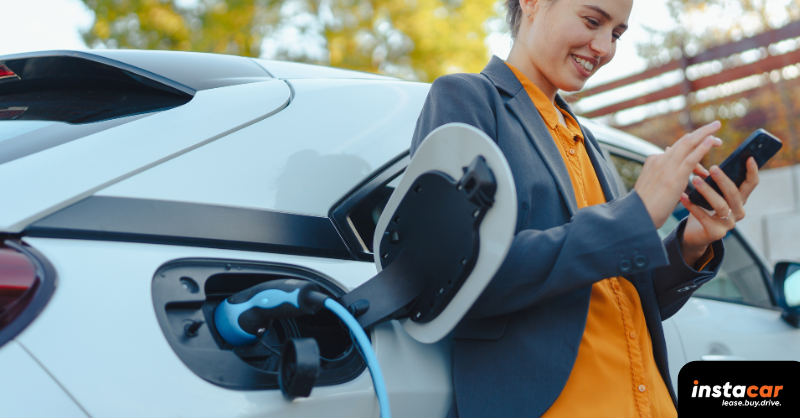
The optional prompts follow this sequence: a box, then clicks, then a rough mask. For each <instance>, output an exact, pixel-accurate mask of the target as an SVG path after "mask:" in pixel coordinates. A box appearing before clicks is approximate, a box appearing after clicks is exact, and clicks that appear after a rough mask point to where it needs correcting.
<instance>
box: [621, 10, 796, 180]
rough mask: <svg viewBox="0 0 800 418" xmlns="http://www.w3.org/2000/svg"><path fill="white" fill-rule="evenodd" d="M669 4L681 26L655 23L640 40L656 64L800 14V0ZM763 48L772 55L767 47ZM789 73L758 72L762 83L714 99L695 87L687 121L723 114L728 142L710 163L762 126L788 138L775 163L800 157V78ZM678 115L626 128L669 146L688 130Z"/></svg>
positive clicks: (727, 62) (725, 63)
mask: <svg viewBox="0 0 800 418" xmlns="http://www.w3.org/2000/svg"><path fill="white" fill-rule="evenodd" d="M667 6H668V8H669V10H670V15H671V17H672V19H673V20H674V21H675V22H676V23H677V24H676V26H675V29H673V30H670V31H656V30H652V29H651V30H649V32H650V34H651V36H650V37H649V39H648V40H647V41H645V42H642V43H640V44H638V45H637V49H638V53H639V55H640V56H641V57H643V58H645V59H647V60H649V62H650V64H651V65H654V66H658V65H662V64H665V63H666V62H668V61H670V60H675V59H680V57H681V55H686V56H688V57H691V56H694V55H697V54H699V53H701V52H702V51H704V50H706V49H708V48H711V47H714V46H717V45H722V44H725V43H729V42H733V41H738V40H740V39H742V38H745V37H750V36H754V35H756V34H759V33H762V32H765V31H768V30H772V29H776V28H779V27H782V26H784V25H786V24H787V23H790V22H792V21H795V20H798V19H800V0H707V1H700V0H668V2H667ZM761 54H762V57H766V56H767V51H766V50H764V51H762V52H761ZM751 55H752V54H751ZM755 55H758V53H756V54H755ZM717 61H718V62H716V63H715V64H713V65H718V68H719V70H725V69H727V68H734V67H736V66H739V65H742V63H743V62H742V59H741V57H740V56H736V57H731V58H729V59H722V60H717ZM787 64H792V63H787ZM704 65H706V64H704ZM787 68H788V67H787ZM719 70H717V72H719ZM691 73H692V67H689V69H688V70H687V77H689V78H690V79H691V77H692V75H691ZM786 75H787V74H786V73H784V72H783V71H781V70H775V71H772V72H771V73H769V74H760V75H754V76H760V77H761V79H762V80H765V82H764V83H763V84H762V85H761V86H760V87H757V88H754V89H752V90H747V91H743V92H740V93H737V94H733V95H730V96H724V97H718V98H715V99H713V100H701V99H699V96H698V95H695V94H694V93H692V94H689V95H688V96H687V98H686V103H687V104H686V109H685V111H684V112H685V113H684V114H683V115H681V117H683V118H684V119H685V120H686V121H689V122H691V123H692V124H693V125H694V126H699V125H700V124H704V123H707V122H710V121H711V120H714V119H721V120H722V129H721V130H720V132H719V133H718V136H720V137H721V138H724V139H725V140H726V142H725V143H724V145H723V147H720V148H718V149H714V150H712V151H711V152H710V153H709V156H708V158H707V160H706V163H707V164H717V163H720V162H721V161H722V160H723V159H724V158H725V157H726V156H727V155H728V154H729V153H730V152H731V151H733V149H735V148H736V146H738V144H739V143H741V141H742V140H744V139H745V138H746V137H747V136H748V135H749V134H750V133H751V132H752V131H753V130H754V129H756V128H764V129H767V130H768V131H770V132H772V133H773V134H775V135H777V136H778V137H779V138H782V139H783V141H784V147H783V148H782V150H781V151H780V153H779V154H778V156H777V157H775V158H773V159H772V160H771V161H770V166H771V167H777V166H781V165H786V164H795V163H798V162H800V137H799V136H798V134H797V123H796V120H797V118H798V116H800V115H799V114H798V111H800V95H799V94H798V93H797V91H798V87H800V79H797V78H795V77H794V76H790V77H789V78H787V77H786ZM742 102H745V103H748V105H747V109H746V112H744V113H742V114H735V112H733V111H731V109H733V108H734V107H736V106H742V105H741V103H742ZM739 113H741V112H739ZM678 120H679V117H676V116H675V115H674V114H668V115H666V116H661V117H655V118H651V119H647V120H645V121H643V122H640V123H637V124H635V125H631V126H627V127H624V128H623V129H624V130H626V131H628V132H630V133H632V134H634V135H639V136H642V137H643V138H646V139H648V140H651V141H652V142H654V143H656V144H658V145H661V146H668V145H670V143H669V142H668V141H667V140H666V139H665V138H670V140H674V139H677V138H679V137H680V136H681V135H682V134H683V133H684V132H685V126H684V125H683V124H682V123H679V122H678Z"/></svg>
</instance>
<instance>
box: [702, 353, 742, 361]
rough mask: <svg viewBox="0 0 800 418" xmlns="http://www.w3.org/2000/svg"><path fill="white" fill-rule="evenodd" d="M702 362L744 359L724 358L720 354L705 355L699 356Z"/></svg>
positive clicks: (724, 356) (739, 358) (738, 358)
mask: <svg viewBox="0 0 800 418" xmlns="http://www.w3.org/2000/svg"><path fill="white" fill-rule="evenodd" d="M700 360H703V361H743V360H744V359H743V358H741V357H737V356H726V355H721V354H706V355H703V356H700Z"/></svg>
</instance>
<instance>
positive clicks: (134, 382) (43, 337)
mask: <svg viewBox="0 0 800 418" xmlns="http://www.w3.org/2000/svg"><path fill="white" fill-rule="evenodd" d="M25 242H26V243H28V244H29V245H31V246H33V247H35V248H37V249H38V250H39V251H40V252H41V253H42V254H44V256H45V257H47V258H48V259H49V261H50V262H51V263H52V264H53V266H54V267H55V269H56V271H58V274H59V280H60V285H59V288H58V290H57V291H56V293H55V294H54V296H53V299H52V300H51V301H50V303H49V304H48V306H47V307H46V308H45V310H44V312H43V313H42V315H40V317H39V318H37V319H36V320H35V321H34V322H33V323H32V324H31V325H30V326H29V327H28V328H27V329H26V330H24V331H23V332H22V333H21V334H20V335H19V336H18V337H17V340H18V341H20V343H22V344H23V345H24V346H25V347H26V348H27V349H28V350H29V351H30V352H31V354H32V355H33V356H35V357H36V359H37V360H38V361H39V362H40V363H41V364H42V365H43V366H44V367H45V368H46V369H47V370H48V371H49V372H50V374H52V375H53V376H54V377H55V378H56V379H58V381H59V382H60V383H61V385H62V386H63V387H64V388H65V389H66V390H68V391H69V392H70V394H72V396H73V397H74V398H75V399H76V400H77V401H78V402H80V404H81V405H82V406H83V407H84V409H85V410H86V411H87V412H88V413H89V415H91V416H94V417H118V418H124V417H137V418H138V417H143V416H147V417H154V418H155V417H175V416H192V417H220V418H221V417H263V416H270V417H301V416H303V417H308V416H326V417H341V418H357V417H370V416H376V415H377V411H378V403H377V399H376V398H375V394H374V392H373V389H372V380H371V378H370V375H369V372H368V371H364V372H363V373H362V374H361V375H360V376H358V377H357V378H355V379H354V380H351V381H349V382H346V383H343V384H339V385H335V386H325V387H316V388H314V390H313V391H312V393H311V396H310V397H309V398H306V399H298V400H297V401H295V402H287V401H286V400H284V399H283V397H282V395H281V392H280V391H279V390H260V391H242V390H230V389H225V388H222V387H219V386H215V385H213V384H211V383H208V382H206V381H205V380H203V379H201V378H199V377H198V376H197V375H195V374H194V373H192V372H191V371H190V370H189V369H188V368H187V367H186V366H185V365H184V364H183V363H182V362H181V360H180V359H179V358H178V357H177V355H175V353H174V352H173V351H172V348H170V346H169V344H168V343H167V341H166V340H165V338H164V335H163V332H162V330H161V327H160V326H159V325H158V321H157V319H156V315H155V310H154V308H153V302H152V298H151V282H152V279H153V275H154V274H155V272H156V270H157V269H158V268H159V267H160V266H161V265H163V264H164V263H166V262H168V261H171V260H175V259H182V258H225V259H238V260H248V261H271V262H277V263H283V264H289V265H296V266H303V267H305V268H307V269H311V270H314V271H317V272H319V273H321V274H322V275H323V276H327V277H329V278H330V279H331V280H332V281H333V282H334V283H335V284H336V285H338V286H340V287H342V288H343V289H348V290H349V289H352V288H354V287H356V286H358V285H359V284H361V283H362V282H364V281H365V280H367V279H369V278H370V277H372V276H373V275H375V273H376V272H377V270H376V269H375V266H374V265H372V264H371V263H363V262H358V261H349V260H334V259H324V258H318V257H302V256H289V255H279V254H269V253H251V252H242V251H231V250H218V249H208V248H191V247H179V246H163V245H152V244H133V243H109V242H98V241H88V240H83V241H73V240H63V239H49V238H30V237H29V238H25ZM65 312H69V314H68V315H64V314H63V313H65ZM449 344H450V343H449V342H447V341H445V342H442V343H439V344H432V345H425V344H421V343H418V342H416V341H414V340H413V339H411V337H410V336H408V334H406V333H405V331H403V329H402V327H401V326H400V325H399V324H398V323H397V321H392V322H390V323H385V324H381V325H380V326H379V327H377V328H376V330H375V331H374V332H373V347H374V349H375V351H376V354H377V356H378V359H379V361H380V363H381V368H382V369H383V374H384V376H385V379H386V384H387V388H388V390H389V396H390V399H391V401H392V405H393V408H392V410H393V412H394V415H395V416H396V417H426V416H429V417H441V416H443V415H444V414H445V413H446V411H447V408H449V405H450V399H451V397H452V380H451V366H450V364H451V349H450V345H449Z"/></svg>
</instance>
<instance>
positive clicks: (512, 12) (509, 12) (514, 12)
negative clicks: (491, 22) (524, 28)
mask: <svg viewBox="0 0 800 418" xmlns="http://www.w3.org/2000/svg"><path fill="white" fill-rule="evenodd" d="M520 21H522V6H520V5H519V0H506V23H508V29H509V30H511V39H516V38H517V32H519V22H520Z"/></svg>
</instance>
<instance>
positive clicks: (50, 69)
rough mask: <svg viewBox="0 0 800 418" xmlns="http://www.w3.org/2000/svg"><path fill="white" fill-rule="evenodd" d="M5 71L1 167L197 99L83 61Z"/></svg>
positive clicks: (4, 64) (32, 62)
mask: <svg viewBox="0 0 800 418" xmlns="http://www.w3.org/2000/svg"><path fill="white" fill-rule="evenodd" d="M0 70H4V73H3V74H4V76H3V77H0V164H3V163H5V162H8V161H12V160H15V159H17V158H22V157H24V156H26V155H30V154H33V153H36V152H39V151H42V150H45V149H48V148H51V147H53V146H57V145H60V144H63V143H65V142H69V141H72V140H75V139H78V138H81V137H84V136H87V135H91V134H93V133H96V132H99V131H102V130H105V129H109V128H112V127H114V126H119V125H120V124H123V123H127V122H130V121H133V120H136V119H139V118H141V117H145V116H147V115H151V114H153V113H156V112H159V111H163V110H166V109H171V108H174V107H176V106H181V105H183V104H185V103H187V102H188V101H189V100H191V99H192V97H193V96H192V95H191V94H188V93H186V92H184V91H180V90H177V89H175V88H173V87H170V86H167V85H164V84H161V83H159V82H156V81H153V80H150V79H148V78H146V77H143V76H141V75H139V74H134V73H133V72H131V71H127V70H124V69H121V68H115V67H113V66H111V65H108V64H106V63H100V62H94V61H91V60H88V59H84V58H77V57H69V56H49V57H31V58H19V59H7V60H0ZM9 72H10V73H9Z"/></svg>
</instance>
